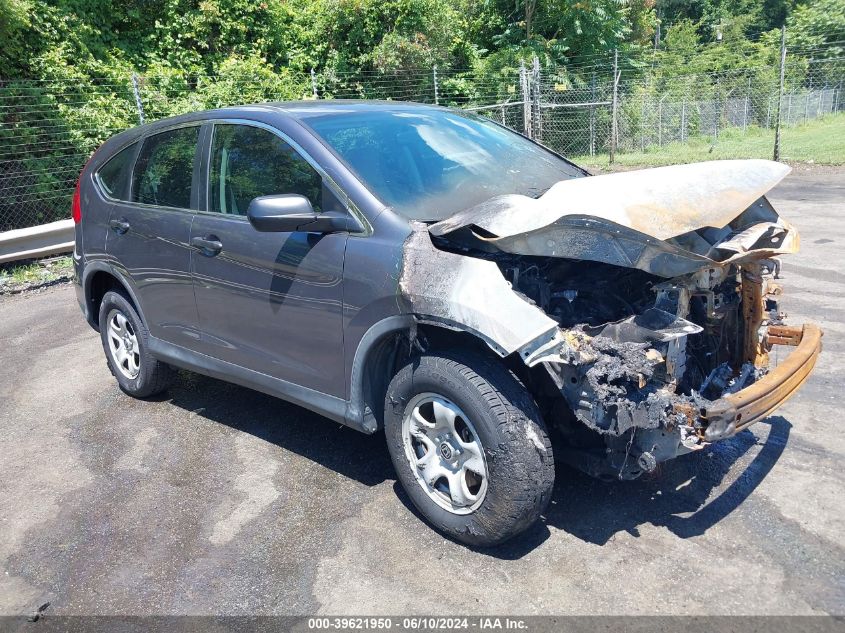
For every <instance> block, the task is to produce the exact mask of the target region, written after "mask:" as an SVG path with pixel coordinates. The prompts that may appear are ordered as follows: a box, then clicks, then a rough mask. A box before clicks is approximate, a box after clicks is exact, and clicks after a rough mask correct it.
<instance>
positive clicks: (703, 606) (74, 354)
mask: <svg viewBox="0 0 845 633" xmlns="http://www.w3.org/2000/svg"><path fill="white" fill-rule="evenodd" d="M843 194H845V171H842V170H836V169H828V170H806V169H804V170H797V171H796V173H793V175H791V176H790V177H789V178H788V179H787V180H786V181H785V182H784V183H783V184H782V185H781V186H780V187H778V189H777V190H776V191H775V192H774V194H773V196H772V198H773V200H774V202H775V204H776V206H777V207H778V208H779V209H780V210H781V211H782V213H783V214H784V215H785V216H786V217H787V218H788V219H790V220H792V221H793V222H794V223H796V224H797V225H798V226H799V228H800V229H801V231H802V237H803V251H802V252H801V253H800V254H798V255H796V256H792V257H789V258H787V259H786V260H785V262H784V269H783V277H784V279H783V285H784V287H785V289H786V298H785V306H786V309H787V311H788V312H789V313H790V319H791V321H792V322H793V323H797V322H800V321H802V320H814V321H816V322H818V323H820V324H821V326H822V327H823V328H824V330H825V339H824V341H825V351H824V353H823V355H822V357H821V359H820V364H819V366H818V367H817V369H816V372H815V374H814V375H813V377H812V378H811V380H810V381H809V382H808V383H807V384H806V385H805V386H804V387H803V389H802V390H801V392H800V393H799V394H798V395H797V396H796V397H795V398H794V399H793V400H791V401H790V402H789V403H788V404H787V405H786V406H784V407H783V409H782V410H781V411H780V412H779V415H776V416H774V417H772V418H769V419H768V420H767V421H765V422H762V423H759V424H757V425H755V426H754V427H753V430H752V431H746V432H743V433H741V434H740V435H738V436H737V437H735V438H733V439H732V440H730V441H726V442H723V443H719V444H716V445H714V446H713V447H711V448H710V449H708V450H706V451H703V452H701V453H700V454H695V455H690V456H686V457H682V458H680V459H678V460H676V461H675V462H673V463H671V464H669V465H667V466H665V467H664V468H662V470H661V471H660V472H659V474H657V475H655V476H652V477H649V478H646V479H642V480H639V481H636V482H628V483H601V482H598V481H595V480H591V479H590V478H588V477H586V476H584V475H581V474H580V473H578V472H575V471H573V470H570V469H568V468H566V467H563V466H561V467H559V469H558V475H557V483H556V488H555V494H554V499H553V503H552V505H551V507H550V509H549V512H548V514H547V516H546V517H545V520H544V521H543V522H542V523H541V524H539V525H537V526H536V527H535V528H534V529H532V530H531V531H530V532H528V533H527V534H525V535H524V536H522V537H521V538H518V539H516V540H515V541H513V542H511V543H510V544H508V545H506V546H504V547H501V548H499V549H496V550H493V551H473V550H470V549H467V548H465V547H463V546H461V545H458V544H455V543H453V542H451V541H447V540H444V539H443V537H441V536H439V535H438V534H437V533H436V532H434V531H433V530H431V529H429V528H428V527H427V526H426V524H425V523H423V522H422V521H421V519H420V518H419V517H418V516H417V515H416V514H415V513H414V511H413V510H412V509H411V508H410V507H409V502H408V501H407V498H406V497H405V495H404V494H403V493H402V492H401V490H400V489H399V487H398V486H397V484H396V482H395V479H394V476H393V472H392V469H391V466H390V460H389V458H388V455H387V452H386V449H385V446H384V438H383V437H382V436H380V435H376V436H373V437H368V436H364V435H361V434H358V433H356V432H355V431H352V430H350V429H347V428H344V427H341V426H339V425H337V424H334V423H332V422H330V421H328V420H326V419H324V418H321V417H319V416H317V415H315V414H312V413H309V412H307V411H305V410H303V409H300V408H297V407H295V406H292V405H289V404H286V403H284V402H281V401H278V400H274V399H272V398H270V397H267V396H264V395H262V394H259V393H255V392H252V391H249V390H247V389H242V388H240V387H236V386H231V385H227V384H225V383H222V382H219V381H216V380H212V379H209V378H204V377H201V376H197V375H193V374H189V373H184V372H183V373H181V374H180V378H179V380H178V382H177V383H176V385H175V386H174V387H173V388H172V389H171V390H170V391H169V392H168V393H167V394H166V395H165V396H163V397H161V398H158V399H155V400H153V401H146V402H140V401H135V400H132V399H131V398H129V397H127V396H125V395H123V394H122V393H121V392H120V391H118V389H117V386H116V384H115V381H114V380H113V379H112V378H111V376H110V375H109V372H108V370H107V368H106V365H105V359H104V357H103V353H102V350H101V348H100V341H99V338H98V336H97V335H96V333H95V332H93V331H92V330H91V329H89V328H88V326H87V325H86V324H85V322H84V321H83V319H82V316H81V314H80V312H79V308H78V307H77V305H76V301H75V298H74V294H73V290H72V288H71V287H70V286H59V287H55V288H50V289H47V290H44V291H43V292H40V293H35V294H23V295H18V296H7V297H2V298H0V569H2V573H0V614H22V613H31V612H32V611H33V610H34V609H35V608H36V607H37V606H38V605H41V604H43V603H45V602H48V601H49V602H50V607H49V608H48V610H47V613H48V614H84V615H90V614H132V615H142V614H230V615H242V614H286V615H287V614H316V613H329V614H341V613H342V614H352V613H358V614H405V613H409V612H412V613H431V612H437V613H444V612H449V613H465V614H473V613H502V614H547V613H556V614H586V613H591V614H819V613H838V614H842V613H845V549H843V540H842V536H843V534H845V495H843V489H845V476H843V465H845V460H843V457H845V440H843V434H842V432H841V427H840V426H839V425H840V424H841V420H840V419H839V416H840V415H841V406H840V403H839V402H838V398H839V396H840V395H841V391H842V376H843V370H844V369H845V364H843V360H842V358H843V357H842V356H840V354H843V353H845V257H843V245H845V224H844V223H843V218H845V202H843Z"/></svg>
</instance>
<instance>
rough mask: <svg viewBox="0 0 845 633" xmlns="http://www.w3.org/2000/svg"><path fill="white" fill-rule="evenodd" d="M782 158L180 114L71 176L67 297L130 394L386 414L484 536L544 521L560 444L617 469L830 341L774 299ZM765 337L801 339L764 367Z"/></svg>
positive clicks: (303, 113) (735, 425)
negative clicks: (595, 159)
mask: <svg viewBox="0 0 845 633" xmlns="http://www.w3.org/2000/svg"><path fill="white" fill-rule="evenodd" d="M787 171H788V168H787V167H785V166H783V165H779V164H777V163H771V162H769V161H720V162H711V163H701V164H697V165H684V166H677V167H665V168H658V169H651V170H642V171H637V172H627V173H619V174H610V175H604V176H590V175H589V174H588V173H587V172H585V171H584V170H583V169H581V168H579V167H577V166H576V165H574V164H572V163H571V162H569V161H567V160H565V159H564V158H562V157H561V156H559V155H557V154H555V153H553V152H551V151H549V150H548V149H546V148H544V147H542V146H540V145H538V144H536V143H534V142H533V141H531V140H529V139H526V138H524V137H522V136H520V135H518V134H516V133H514V132H511V131H510V130H508V129H506V128H504V127H502V126H500V125H498V124H496V123H495V122H493V121H492V120H490V119H488V118H485V117H479V116H475V115H473V114H469V113H467V112H461V111H453V110H449V109H444V108H438V107H432V106H425V105H417V104H410V103H395V102H383V103H376V102H342V101H334V102H332V101H312V102H302V103H278V104H262V105H254V106H245V107H237V108H226V109H221V110H214V111H209V112H200V113H195V114H189V115H185V116H180V117H176V118H172V119H167V120H163V121H158V122H156V123H153V124H150V125H145V126H141V127H138V128H135V129H132V130H128V131H126V132H123V133H121V134H118V135H117V136H115V137H113V138H112V139H110V140H109V141H107V142H106V143H105V144H104V145H103V146H102V147H101V148H100V149H99V150H98V151H97V152H96V153H95V154H94V155H93V157H92V158H91V160H90V161H89V162H88V164H87V165H86V167H85V168H84V170H83V171H82V174H81V176H80V179H79V184H78V186H77V191H76V195H75V196H74V201H73V217H74V220H75V221H76V249H75V254H74V262H75V271H76V283H77V294H78V300H79V304H80V306H81V307H82V310H83V312H84V314H85V317H86V319H87V320H88V323H90V325H91V326H92V327H93V328H94V329H95V330H97V331H99V333H100V336H101V339H102V344H103V348H104V350H105V354H106V358H107V360H108V365H109V367H110V369H111V371H112V373H113V374H114V376H115V378H116V380H117V382H118V384H119V385H120V388H121V389H122V390H123V391H125V392H126V393H128V394H130V395H132V396H135V397H138V398H143V397H147V396H151V395H153V394H156V393H159V392H161V391H163V390H165V389H166V388H167V386H168V383H169V382H170V380H171V379H172V378H173V375H174V368H184V369H189V370H192V371H196V372H200V373H203V374H206V375H209V376H213V377H216V378H220V379H223V380H227V381H230V382H234V383H237V384H240V385H244V386H247V387H250V388H252V389H256V390H259V391H263V392H265V393H268V394H272V395H274V396H278V397H280V398H284V399H285V400H288V401H291V402H294V403H296V404H299V405H301V406H303V407H306V408H308V409H311V410H313V411H317V412H319V413H321V414H322V415H324V416H326V417H328V418H330V419H332V420H336V421H338V422H341V423H343V424H346V425H348V426H351V427H352V428H354V429H357V430H359V431H362V432H364V433H375V432H377V431H379V430H381V429H383V430H384V433H385V436H386V440H387V447H388V450H389V452H390V455H391V458H392V460H393V464H394V466H395V468H396V472H397V475H398V478H399V480H400V481H401V482H402V485H403V486H404V488H405V490H406V491H407V493H408V495H409V497H410V498H411V500H412V501H413V503H414V504H415V505H416V506H417V508H418V509H419V510H420V512H421V513H422V514H423V515H424V516H425V517H426V519H427V520H428V521H430V522H431V524H433V525H434V526H435V527H437V528H438V529H440V530H442V531H443V532H445V533H446V534H448V535H450V536H452V537H454V538H456V539H459V540H461V541H463V542H466V543H469V544H473V545H481V546H485V545H493V544H496V543H500V542H502V541H504V540H506V539H508V538H510V537H512V536H513V535H515V534H517V533H519V532H520V531H522V530H524V529H525V528H527V527H528V526H530V525H531V524H532V523H533V522H534V521H536V520H537V519H538V517H539V516H540V515H541V513H542V512H543V510H544V508H545V507H546V505H547V504H548V502H549V498H550V495H551V491H552V486H553V482H554V477H555V459H554V457H557V458H558V461H563V462H566V463H568V464H571V465H573V466H575V467H577V468H580V469H582V470H585V471H587V472H589V473H591V474H593V475H596V476H599V477H605V478H619V479H632V478H634V477H637V476H639V475H640V474H642V473H645V472H651V471H653V470H654V469H655V468H656V467H657V465H658V464H659V463H660V462H663V461H666V460H668V459H671V458H674V457H676V456H677V455H681V454H684V453H690V452H694V451H698V450H701V449H702V448H704V447H705V446H706V445H707V444H709V443H711V442H714V441H718V440H721V439H725V438H728V437H731V436H732V435H733V434H735V433H737V432H739V431H741V430H742V429H744V428H746V427H747V426H748V425H750V424H752V423H753V422H755V421H756V420H758V419H761V418H762V417H764V416H765V415H766V414H768V413H769V412H770V411H772V410H773V409H774V408H775V407H777V406H778V405H779V404H780V403H781V402H783V401H784V400H785V399H786V398H787V397H789V396H790V395H791V394H792V393H794V391H795V390H796V389H797V387H798V386H799V385H800V384H801V383H802V382H803V381H804V380H805V379H806V378H807V376H808V375H809V373H810V370H811V369H812V367H813V364H814V362H815V359H816V357H817V356H818V354H819V351H820V349H821V343H820V339H821V332H820V331H819V330H818V328H816V327H815V326H813V325H805V326H803V327H790V326H787V325H786V324H784V323H783V320H782V314H780V312H779V311H778V309H777V295H778V294H779V289H778V287H777V285H776V284H775V282H774V281H773V279H774V273H775V272H776V269H777V266H776V264H777V261H778V260H776V259H775V257H776V256H777V255H780V254H784V253H789V252H792V251H794V250H795V249H796V248H797V244H798V240H797V234H796V232H795V230H794V228H793V227H791V226H790V225H789V224H788V223H787V222H785V221H784V220H783V219H782V218H780V217H779V216H778V214H777V213H776V212H775V211H774V209H773V208H772V207H771V205H770V204H769V202H768V200H767V199H766V198H765V195H764V194H765V193H766V191H767V190H768V189H770V188H771V187H773V186H774V185H775V184H776V183H777V182H778V181H779V180H780V179H781V178H782V177H783V176H784V175H785V174H786V172H787ZM773 345H791V346H793V347H795V350H794V351H793V353H792V354H790V355H789V356H788V357H787V359H786V361H784V362H782V363H781V364H780V365H779V366H778V367H777V368H776V369H773V370H772V371H771V372H768V370H767V362H768V351H769V350H770V349H771V348H772V346H773ZM550 436H552V437H556V438H557V441H556V442H555V453H556V454H555V456H554V457H553V454H552V443H551V441H550Z"/></svg>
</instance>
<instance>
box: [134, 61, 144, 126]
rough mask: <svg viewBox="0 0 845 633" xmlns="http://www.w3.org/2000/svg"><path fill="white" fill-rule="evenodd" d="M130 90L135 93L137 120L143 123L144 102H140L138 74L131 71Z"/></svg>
mask: <svg viewBox="0 0 845 633" xmlns="http://www.w3.org/2000/svg"><path fill="white" fill-rule="evenodd" d="M132 92H133V93H134V95H135V107H136V108H138V121H139V122H140V124H141V125H144V104H143V103H141V90H140V88H139V87H138V75H136V74H135V73H132Z"/></svg>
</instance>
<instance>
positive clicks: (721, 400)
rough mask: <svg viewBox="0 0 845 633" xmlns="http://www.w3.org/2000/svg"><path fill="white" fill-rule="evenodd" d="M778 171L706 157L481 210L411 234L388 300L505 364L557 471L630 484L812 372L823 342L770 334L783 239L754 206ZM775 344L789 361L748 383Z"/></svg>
mask: <svg viewBox="0 0 845 633" xmlns="http://www.w3.org/2000/svg"><path fill="white" fill-rule="evenodd" d="M788 171H789V168H788V167H786V166H783V165H780V164H777V163H771V162H770V161H714V162H712V163H700V164H697V165H683V166H677V167H671V168H657V169H651V170H642V171H639V172H627V173H624V174H612V175H608V176H595V177H588V178H580V179H577V180H571V181H562V182H560V183H558V184H556V185H555V186H554V187H552V188H551V189H550V190H549V191H548V192H547V193H546V194H544V195H543V196H541V197H540V198H539V199H528V198H525V197H523V196H503V197H499V198H495V199H492V200H490V201H489V202H487V203H484V204H482V205H479V206H478V207H475V208H473V209H468V210H466V211H465V212H462V213H459V214H457V215H456V216H453V217H452V218H449V219H448V220H445V221H442V222H439V223H437V224H433V225H427V226H420V227H419V230H418V231H415V233H414V235H412V237H411V238H410V239H409V241H408V243H407V244H406V261H405V267H404V270H403V273H402V280H401V284H400V286H401V288H402V291H403V295H404V297H405V298H406V299H407V300H408V301H409V303H410V309H411V310H412V311H413V312H414V313H416V314H418V315H420V317H419V318H420V319H421V320H422V321H433V322H437V323H440V324H445V325H447V326H454V327H456V328H461V329H468V330H470V331H471V332H473V333H474V334H476V335H478V336H479V337H481V338H482V339H483V340H485V341H486V342H487V343H488V345H489V346H490V347H491V348H492V349H493V350H494V351H496V352H497V353H498V354H499V355H500V356H502V357H511V355H513V356H517V355H518V357H519V359H520V360H521V361H522V366H523V367H524V368H525V370H524V372H523V374H524V375H523V380H524V381H525V382H526V383H527V384H528V386H529V388H530V389H531V391H532V393H533V395H534V397H535V399H536V400H537V402H538V404H539V405H540V406H541V409H542V410H543V412H544V417H545V419H546V421H547V424H549V426H553V427H554V428H556V429H557V430H558V431H559V432H560V433H561V434H562V435H563V436H564V439H565V442H564V445H565V448H564V450H563V455H562V457H563V458H564V459H565V460H566V461H568V462H570V463H571V464H573V465H575V466H576V467H578V468H581V469H583V470H585V471H587V472H589V473H591V474H593V475H596V476H600V477H612V478H620V479H632V478H635V477H637V476H639V475H641V474H642V473H644V472H650V471H653V470H654V469H655V468H656V467H657V464H659V463H660V462H663V461H666V460H668V459H672V458H674V457H676V456H677V455H680V454H683V453H687V452H691V451H695V450H699V449H701V448H703V447H704V446H705V445H707V444H708V443H710V442H713V441H717V440H720V439H724V438H726V437H730V436H732V435H733V434H734V433H736V432H737V431H738V430H741V429H743V428H745V427H746V426H747V425H749V424H751V423H753V422H754V421H756V420H758V419H761V418H762V417H764V416H765V415H767V414H768V413H770V412H771V411H772V410H773V409H774V408H776V407H777V406H779V405H780V404H781V403H782V402H783V401H784V400H786V399H787V398H788V397H790V396H791V395H792V394H793V393H794V391H795V390H796V389H797V388H798V386H800V384H801V383H802V382H803V380H804V379H806V377H807V376H808V375H809V372H810V371H811V370H812V367H813V364H814V362H815V359H816V357H817V355H818V353H819V351H820V349H821V343H820V338H821V332H820V331H819V330H818V328H815V326H806V327H807V328H811V330H810V336H807V332H806V331H805V330H802V329H801V328H795V327H787V326H785V325H784V324H783V315H782V314H781V312H780V311H779V308H778V302H777V299H778V296H779V294H780V292H781V290H780V287H779V286H778V285H777V284H776V283H775V281H774V279H775V277H776V276H777V273H778V271H779V267H780V263H779V260H778V259H777V256H779V255H781V254H785V253H790V252H795V251H796V250H797V248H798V235H797V232H796V231H795V229H794V228H793V227H791V226H790V225H789V224H788V223H786V222H785V221H783V220H782V219H781V218H780V217H779V216H778V214H777V213H776V212H775V210H774V209H773V208H772V206H771V204H770V203H769V202H768V200H766V198H765V197H764V196H763V194H764V193H765V192H766V191H768V189H770V188H771V187H772V186H774V184H776V183H777V182H778V181H779V180H780V179H781V178H782V177H783V176H784V175H785V174H786V173H788ZM587 207H589V208H591V209H592V210H593V212H592V213H591V214H590V215H587V214H586V213H585V212H584V209H585V208H587ZM802 341H803V342H802ZM774 344H782V345H792V346H796V347H797V348H798V351H800V354H799V353H797V352H796V354H793V355H792V356H791V357H792V361H791V365H789V366H787V365H784V367H780V368H778V370H777V375H776V376H775V375H772V376H771V377H769V378H767V379H763V378H764V376H766V374H767V372H768V371H769V358H768V351H769V349H770V348H771V347H772V345H774ZM755 383H757V384H755ZM752 385H754V387H752ZM560 454H561V451H558V455H560Z"/></svg>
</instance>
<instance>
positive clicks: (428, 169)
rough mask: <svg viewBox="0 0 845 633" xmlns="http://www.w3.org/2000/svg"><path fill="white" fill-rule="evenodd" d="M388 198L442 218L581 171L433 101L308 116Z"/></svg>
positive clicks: (423, 216) (412, 212) (411, 211)
mask: <svg viewBox="0 0 845 633" xmlns="http://www.w3.org/2000/svg"><path fill="white" fill-rule="evenodd" d="M303 121H304V123H306V124H307V125H308V126H309V127H311V128H312V129H313V130H314V132H315V133H316V134H317V135H318V136H320V137H321V138H322V139H323V140H324V141H325V142H326V143H327V144H328V145H329V146H331V147H332V148H333V149H334V150H335V152H337V153H338V154H339V155H340V156H341V158H343V159H344V160H345V161H346V163H347V164H348V165H349V166H350V167H351V168H352V170H353V171H354V172H355V173H356V174H357V176H358V177H359V178H360V179H361V180H362V181H363V182H364V183H365V184H366V185H367V186H368V187H369V188H370V190H371V191H372V192H373V193H374V194H375V195H376V196H378V197H379V198H380V199H381V200H382V201H383V202H384V203H385V204H387V205H389V206H391V207H393V209H394V210H395V211H397V212H398V213H400V214H402V215H404V216H405V217H407V218H409V219H412V220H432V221H436V220H444V219H446V218H448V217H450V216H452V215H454V214H455V213H457V212H458V211H461V210H463V209H467V208H469V207H472V206H473V205H476V204H478V203H480V202H484V201H485V200H489V199H490V198H492V197H493V196H498V195H502V194H513V193H517V194H523V195H527V196H531V197H537V196H539V195H541V194H542V193H543V192H545V191H546V189H548V188H549V187H551V186H552V185H553V184H554V183H556V182H558V181H559V180H565V179H568V178H573V177H577V176H580V175H582V173H581V172H580V171H579V170H578V168H576V167H575V166H573V165H571V164H570V163H567V162H566V161H564V160H562V159H561V158H559V157H558V156H556V155H554V154H553V153H551V152H549V151H547V150H545V149H543V148H542V147H540V146H539V145H536V144H534V143H532V142H531V141H529V140H527V139H525V138H523V137H522V136H520V135H519V134H516V133H514V132H511V131H510V130H507V129H505V128H503V127H501V126H499V125H497V124H495V123H493V122H492V121H489V120H487V119H485V118H483V117H479V116H476V115H473V114H469V113H458V112H453V111H450V110H439V109H434V108H430V109H429V108H414V109H410V108H409V109H407V110H402V109H396V110H369V111H365V110H364V111H362V110H357V111H341V112H337V111H336V112H332V113H325V112H324V113H322V114H315V115H310V116H306V117H303Z"/></svg>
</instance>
